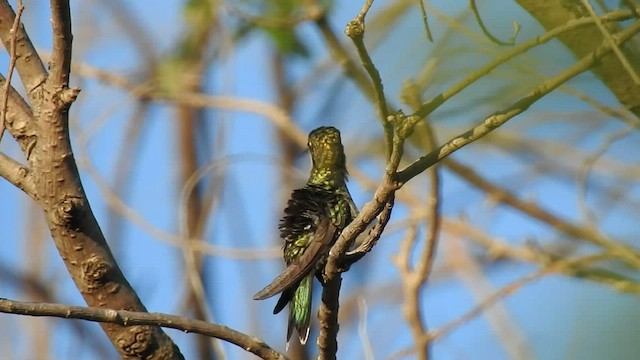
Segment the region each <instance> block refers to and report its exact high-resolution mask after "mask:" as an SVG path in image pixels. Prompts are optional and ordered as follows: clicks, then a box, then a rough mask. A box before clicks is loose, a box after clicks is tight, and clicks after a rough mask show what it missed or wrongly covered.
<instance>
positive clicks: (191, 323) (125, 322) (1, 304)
mask: <svg viewBox="0 0 640 360" xmlns="http://www.w3.org/2000/svg"><path fill="white" fill-rule="evenodd" d="M0 312H2V313H7V314H19V315H29V316H52V317H59V318H64V319H80V320H87V321H94V322H101V323H111V324H117V325H120V326H124V327H130V326H134V325H148V326H162V327H168V328H172V329H178V330H181V331H184V332H187V333H188V332H191V333H196V334H202V335H206V336H210V337H213V338H217V339H221V340H224V341H227V342H229V343H232V344H234V345H236V346H238V347H241V348H242V349H244V350H247V351H249V352H250V353H252V354H254V355H257V356H259V357H260V358H262V359H285V356H284V355H283V354H280V353H278V352H277V351H275V350H273V349H272V348H271V347H269V345H267V344H266V343H264V342H263V341H262V340H260V339H258V338H256V337H253V336H249V335H246V334H243V333H241V332H239V331H236V330H233V329H231V328H228V327H226V326H223V325H218V324H210V323H207V322H205V321H201V320H193V319H187V318H184V317H181V316H176V315H169V314H163V313H147V312H136V311H126V310H113V309H101V308H94V307H84V306H69V305H61V304H50V303H33V302H23V301H14V300H9V299H3V298H0Z"/></svg>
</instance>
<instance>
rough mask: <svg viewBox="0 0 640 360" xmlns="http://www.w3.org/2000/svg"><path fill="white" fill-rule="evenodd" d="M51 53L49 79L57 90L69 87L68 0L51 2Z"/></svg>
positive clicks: (69, 29)
mask: <svg viewBox="0 0 640 360" xmlns="http://www.w3.org/2000/svg"><path fill="white" fill-rule="evenodd" d="M51 26H52V28H53V51H52V52H51V60H50V62H49V69H50V72H51V73H50V79H51V81H52V82H53V83H52V85H53V86H54V88H56V89H57V90H62V89H64V88H66V87H68V86H69V73H70V72H71V43H72V42H73V35H72V34H71V9H70V8H69V0H51Z"/></svg>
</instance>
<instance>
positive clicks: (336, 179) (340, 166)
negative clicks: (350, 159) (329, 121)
mask: <svg viewBox="0 0 640 360" xmlns="http://www.w3.org/2000/svg"><path fill="white" fill-rule="evenodd" d="M307 146H308V147H309V153H310V154H311V165H312V168H311V176H310V177H309V183H312V184H316V185H327V186H337V185H340V184H343V183H344V181H345V180H346V177H347V168H346V158H345V155H344V148H343V147H342V141H341V139H340V131H338V129H336V128H334V127H331V126H322V127H319V128H317V129H315V130H313V131H312V132H311V133H309V142H308V143H307Z"/></svg>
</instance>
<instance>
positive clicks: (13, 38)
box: [0, 0, 24, 141]
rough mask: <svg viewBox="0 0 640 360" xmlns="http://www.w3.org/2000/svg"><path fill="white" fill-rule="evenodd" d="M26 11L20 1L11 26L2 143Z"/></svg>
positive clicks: (0, 131)
mask: <svg viewBox="0 0 640 360" xmlns="http://www.w3.org/2000/svg"><path fill="white" fill-rule="evenodd" d="M22 11H24V6H23V5H22V0H18V12H17V14H16V18H15V19H14V20H13V25H12V26H11V47H10V48H9V70H7V81H6V82H5V84H4V89H3V94H2V105H1V107H0V113H1V114H2V116H1V117H0V141H2V135H4V129H5V122H6V121H7V102H8V101H9V89H10V88H11V78H12V77H13V69H14V68H15V66H16V57H17V56H16V37H17V34H18V25H20V17H21V16H22Z"/></svg>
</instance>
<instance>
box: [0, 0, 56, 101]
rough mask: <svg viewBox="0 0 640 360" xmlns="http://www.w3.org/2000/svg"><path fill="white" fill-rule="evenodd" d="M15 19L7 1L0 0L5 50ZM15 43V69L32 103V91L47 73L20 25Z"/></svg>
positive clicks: (34, 98)
mask: <svg viewBox="0 0 640 360" xmlns="http://www.w3.org/2000/svg"><path fill="white" fill-rule="evenodd" d="M15 18H16V14H15V13H14V12H13V9H12V8H11V5H9V2H8V1H7V0H0V39H2V43H3V44H4V47H5V49H10V48H11V38H12V34H11V27H12V25H13V22H14V20H15ZM15 39H16V40H15V41H16V54H15V55H16V69H17V70H18V74H19V75H20V80H22V84H23V85H24V88H25V89H26V90H27V94H29V97H30V99H31V100H32V101H34V100H37V99H36V97H35V96H34V93H33V91H34V90H35V89H36V88H37V87H38V86H40V85H41V84H42V83H43V82H44V81H45V79H46V78H47V71H46V69H45V67H44V64H43V63H42V61H41V60H40V57H39V56H38V53H37V52H36V49H35V47H34V46H33V44H32V43H31V40H30V39H29V36H28V35H27V33H26V31H25V30H24V26H22V24H20V26H19V27H18V31H17V33H16V37H15Z"/></svg>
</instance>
